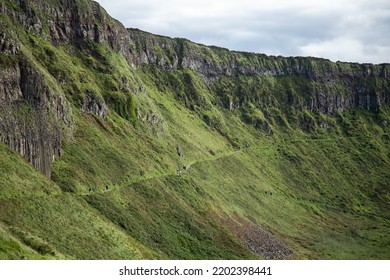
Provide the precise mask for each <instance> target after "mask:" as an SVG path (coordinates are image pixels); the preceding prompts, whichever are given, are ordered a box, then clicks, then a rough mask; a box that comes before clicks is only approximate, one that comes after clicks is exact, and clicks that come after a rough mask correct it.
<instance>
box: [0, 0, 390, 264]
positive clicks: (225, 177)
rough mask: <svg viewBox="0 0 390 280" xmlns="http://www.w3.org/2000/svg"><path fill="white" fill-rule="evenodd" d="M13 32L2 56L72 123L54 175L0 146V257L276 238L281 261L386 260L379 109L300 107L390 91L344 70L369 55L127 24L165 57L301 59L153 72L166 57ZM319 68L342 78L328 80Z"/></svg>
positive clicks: (187, 250) (239, 251) (236, 252)
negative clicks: (298, 53)
mask: <svg viewBox="0 0 390 280" xmlns="http://www.w3.org/2000/svg"><path fill="white" fill-rule="evenodd" d="M55 3H56V2H55V1H53V2H52V4H55ZM57 4H58V3H57ZM79 5H81V6H82V9H81V10H83V11H86V12H88V13H89V12H90V11H91V9H90V8H91V7H90V5H89V2H86V1H81V4H80V3H79ZM7 6H8V7H10V8H13V9H16V8H15V7H13V6H14V5H12V4H11V2H9V1H7ZM81 6H80V7H81ZM16 10H18V9H16ZM19 12H20V11H19ZM39 16H40V17H44V15H43V14H42V13H40V14H39ZM95 20H96V19H95ZM106 20H107V19H106ZM6 21H7V22H8V21H11V19H9V18H6ZM99 24H100V25H101V24H102V23H101V22H100V23H99ZM13 31H14V33H15V32H16V33H18V35H19V36H18V37H19V39H20V41H21V43H22V49H21V53H20V54H19V55H17V56H14V57H5V56H4V55H0V63H1V65H4V66H6V67H10V66H11V65H13V64H14V63H16V64H15V65H17V63H27V65H29V67H32V68H34V69H35V70H37V72H39V73H41V74H42V75H43V76H44V77H45V79H44V82H45V84H46V85H47V88H49V89H50V90H51V91H53V93H55V94H58V95H63V96H66V98H67V100H68V101H69V104H70V107H71V109H72V110H71V111H72V113H70V110H69V111H68V112H67V115H68V116H69V118H70V119H72V124H71V126H72V127H71V128H64V129H63V131H64V133H65V134H66V135H67V136H68V137H65V139H64V142H63V145H62V155H61V157H58V158H56V160H55V163H54V166H53V170H52V176H51V178H50V179H49V178H47V177H45V176H43V175H42V174H40V173H39V172H38V171H36V170H35V169H33V168H32V167H31V166H30V165H29V164H28V163H27V162H26V161H25V160H24V159H23V158H22V157H21V156H19V155H18V154H17V153H16V152H13V151H11V150H10V149H9V148H8V147H6V146H5V145H4V144H2V143H0V259H22V258H28V259H262V258H265V257H267V254H256V250H254V249H253V247H260V248H265V247H266V245H267V243H270V242H271V241H272V242H274V243H275V244H276V243H277V244H280V246H281V247H283V248H284V250H285V252H286V254H285V255H283V256H282V257H283V258H288V259H388V258H389V257H390V255H389V252H390V243H389V236H390V231H389V220H390V207H389V205H390V204H389V201H390V192H389V185H388V182H389V181H390V175H389V169H390V153H389V144H390V138H389V134H388V133H389V125H385V123H386V121H387V122H388V123H389V122H390V121H389V120H390V117H389V116H390V113H389V112H390V111H389V108H388V105H386V104H382V107H381V109H380V110H379V111H375V110H363V109H350V110H344V111H343V112H333V113H329V112H328V113H325V111H324V110H322V109H323V108H322V109H320V111H315V110H312V109H310V106H309V104H311V102H312V101H314V100H315V98H316V96H317V95H318V94H325V95H326V96H328V97H329V98H334V97H335V96H336V95H337V96H342V97H343V98H347V97H348V96H350V95H351V94H352V92H351V88H353V87H355V86H358V85H360V86H364V87H366V88H367V90H369V91H372V92H376V93H378V95H382V96H386V94H388V89H389V83H388V80H386V79H384V78H383V77H375V78H359V79H356V80H355V79H354V78H352V76H351V75H349V74H350V73H352V72H356V73H357V72H359V71H365V70H367V69H366V68H367V67H368V66H365V65H354V64H351V65H350V64H345V63H337V64H335V63H331V62H330V61H327V60H321V59H305V58H290V59H287V58H282V57H267V56H265V55H255V54H248V53H237V52H228V51H227V50H225V49H222V48H216V47H212V48H209V47H205V46H201V45H197V44H195V43H192V42H189V41H186V40H180V39H169V38H165V37H158V36H157V37H155V36H153V35H150V34H146V33H143V32H140V31H136V30H131V31H130V33H132V36H134V38H135V39H134V40H135V41H134V44H135V45H134V48H135V50H138V51H140V50H142V49H144V48H146V47H150V48H151V50H150V51H151V52H153V53H154V54H155V55H156V57H157V59H158V60H159V61H162V60H161V59H164V60H165V62H166V63H168V64H169V63H172V62H173V61H175V59H177V57H176V56H177V55H186V56H191V57H195V58H196V59H200V60H202V61H203V60H204V61H207V62H212V63H216V64H218V65H230V64H231V63H233V64H239V65H244V66H248V67H252V66H256V67H258V68H259V69H264V71H266V70H267V69H268V70H269V69H273V70H275V71H284V70H286V69H287V70H288V69H289V68H291V67H292V65H295V64H297V65H298V64H299V65H300V66H301V67H304V68H305V69H306V68H307V69H311V72H310V73H311V74H310V75H308V74H289V75H287V74H286V75H281V76H267V75H254V74H248V73H235V74H234V75H230V76H221V77H219V79H216V80H213V81H209V80H206V79H205V78H204V76H202V74H201V73H199V72H197V71H196V70H194V69H193V70H190V69H172V70H162V69H163V68H164V67H166V66H169V65H167V64H164V65H160V66H155V65H144V66H141V67H139V68H138V69H133V68H132V67H131V66H130V65H129V63H128V62H127V61H126V59H125V58H124V56H123V55H122V54H119V53H116V52H114V51H113V50H112V49H111V48H110V46H109V44H107V43H102V44H98V43H96V42H92V41H86V42H83V43H82V44H80V45H79V46H75V45H72V44H67V45H60V46H54V45H53V44H52V43H51V42H49V41H48V40H46V39H44V38H42V37H39V36H37V35H33V34H32V33H28V32H25V31H23V30H22V28H21V27H20V26H17V24H16V25H15V29H14V30H13ZM159 42H160V43H161V42H163V43H164V44H166V45H167V46H171V48H164V47H162V46H161V45H158V44H159ZM157 64H158V63H157ZM378 67H379V66H378ZM179 68H180V67H179ZM378 69H379V68H378ZM330 70H331V71H334V72H335V73H339V74H340V73H341V74H342V73H344V74H347V75H349V76H348V78H345V79H344V78H340V79H338V80H336V81H335V82H334V83H333V82H332V81H328V80H326V78H325V76H324V73H327V72H328V71H330ZM341 74H340V75H341ZM337 75H338V74H337ZM341 76H342V75H341ZM341 76H340V77H341ZM88 102H91V103H93V104H95V105H96V104H106V105H107V106H108V111H107V112H106V113H107V115H103V116H97V115H96V114H94V113H92V112H86V108H85V107H86V104H87V103H88ZM321 106H322V105H321ZM324 106H325V105H324ZM1 117H2V118H3V117H5V116H3V115H2V116H1ZM0 136H2V135H0ZM178 149H180V150H181V151H182V153H183V155H182V156H179V155H178V152H177V150H178ZM184 166H186V167H188V169H187V170H185V171H184V172H183V174H182V175H180V176H177V175H176V170H177V169H178V168H180V169H183V167H184ZM106 187H108V191H105V189H106ZM90 188H92V189H93V190H94V192H93V193H91V194H90V193H89V189H90ZM251 242H252V243H251ZM258 251H259V250H258ZM271 253H275V252H271Z"/></svg>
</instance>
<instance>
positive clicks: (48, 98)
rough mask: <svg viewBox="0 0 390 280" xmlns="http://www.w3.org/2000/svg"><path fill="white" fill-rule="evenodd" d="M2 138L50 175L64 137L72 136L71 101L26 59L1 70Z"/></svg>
mask: <svg viewBox="0 0 390 280" xmlns="http://www.w3.org/2000/svg"><path fill="white" fill-rule="evenodd" d="M0 120H1V121H0V140H1V141H3V142H4V143H6V144H7V145H8V146H9V147H11V148H12V149H14V150H16V151H18V152H19V153H20V154H21V155H23V156H24V157H25V158H26V159H27V160H28V161H29V162H30V163H31V164H32V165H33V166H34V167H35V168H36V169H38V170H40V171H41V172H42V173H44V174H45V175H47V176H49V177H50V174H51V167H52V164H53V161H54V158H55V157H56V156H60V155H61V143H62V141H63V139H66V138H70V137H71V126H72V117H71V110H70V106H69V104H68V102H67V101H66V99H65V97H64V95H63V94H62V93H61V92H55V91H53V89H51V88H50V87H49V86H48V85H47V84H46V82H45V78H44V75H43V74H42V73H39V72H38V71H37V70H36V69H34V68H33V67H31V66H30V65H29V64H28V63H27V62H24V63H20V64H18V65H14V66H13V67H9V68H5V69H3V68H1V69H0Z"/></svg>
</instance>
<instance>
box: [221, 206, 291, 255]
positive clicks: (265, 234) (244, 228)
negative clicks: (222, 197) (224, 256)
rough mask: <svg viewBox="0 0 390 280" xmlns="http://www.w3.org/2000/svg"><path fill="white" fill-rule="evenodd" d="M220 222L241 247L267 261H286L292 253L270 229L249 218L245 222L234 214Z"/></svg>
mask: <svg viewBox="0 0 390 280" xmlns="http://www.w3.org/2000/svg"><path fill="white" fill-rule="evenodd" d="M222 221H223V223H224V224H225V225H226V226H227V227H229V229H230V230H232V231H233V232H234V233H235V234H236V235H237V237H238V239H239V240H241V242H242V244H243V246H245V247H246V248H248V249H249V250H250V251H251V252H253V253H255V254H256V255H259V256H261V257H264V258H265V259H267V260H269V259H270V260H282V259H286V258H288V257H289V256H290V255H292V253H293V251H292V250H291V249H290V248H288V247H287V245H285V244H284V242H283V241H282V240H280V239H278V238H277V236H276V235H275V234H274V233H273V232H272V231H271V230H270V229H268V228H267V227H265V226H263V225H259V224H258V223H256V222H255V221H254V220H253V219H251V218H249V220H246V219H244V218H242V217H240V216H239V215H238V214H234V215H233V217H228V216H226V217H224V218H222Z"/></svg>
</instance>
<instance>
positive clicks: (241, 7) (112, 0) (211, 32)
mask: <svg viewBox="0 0 390 280" xmlns="http://www.w3.org/2000/svg"><path fill="white" fill-rule="evenodd" d="M98 2H99V3H101V4H102V5H103V7H104V8H106V9H107V11H108V12H109V13H110V14H111V15H112V16H113V17H114V18H117V19H119V20H120V21H121V22H122V23H123V24H124V25H125V26H126V27H136V28H140V29H142V30H145V31H149V32H153V33H157V34H160V35H167V36H172V37H185V38H188V39H190V40H193V41H195V42H200V43H205V44H212V45H219V46H221V47H227V48H230V49H234V50H243V51H253V52H262V53H268V54H280V55H285V56H294V55H315V56H321V57H325V58H330V59H332V60H342V61H359V62H374V63H379V62H390V57H389V55H388V53H389V47H388V46H390V36H388V34H390V1H388V0H316V1H310V0H239V1H237V0H165V1H155V0H131V1H126V0H98Z"/></svg>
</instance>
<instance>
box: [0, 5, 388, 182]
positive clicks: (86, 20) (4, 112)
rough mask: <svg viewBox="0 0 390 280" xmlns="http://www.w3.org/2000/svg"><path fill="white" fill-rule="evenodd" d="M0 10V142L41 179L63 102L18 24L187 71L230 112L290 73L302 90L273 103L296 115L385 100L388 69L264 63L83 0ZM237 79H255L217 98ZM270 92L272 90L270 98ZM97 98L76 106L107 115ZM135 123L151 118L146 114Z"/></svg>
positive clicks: (67, 129) (51, 40) (55, 151)
mask: <svg viewBox="0 0 390 280" xmlns="http://www.w3.org/2000/svg"><path fill="white" fill-rule="evenodd" d="M0 13H1V17H0V27H1V31H0V66H1V68H0V102H1V103H0V118H1V123H0V133H1V134H0V140H1V141H3V142H4V143H6V144H7V145H9V146H10V147H11V148H13V149H14V150H16V151H18V152H19V153H21V154H22V155H23V156H24V157H25V158H26V159H27V160H28V161H29V162H31V164H32V165H34V166H35V167H36V168H37V169H39V170H40V171H42V172H43V173H44V174H46V175H47V176H50V170H51V166H52V163H53V160H54V158H55V156H59V155H61V143H62V141H63V140H64V139H66V138H71V131H72V114H71V109H70V108H71V105H70V102H68V101H67V99H66V97H65V94H64V93H63V92H62V90H61V85H60V84H61V81H57V80H55V78H54V77H52V76H50V75H49V74H48V73H47V72H46V70H44V69H42V68H44V67H43V66H42V65H40V66H39V65H38V64H39V61H38V62H37V61H34V62H33V61H32V60H30V59H29V58H28V57H29V54H28V52H23V44H28V40H27V39H25V38H24V39H23V36H22V35H21V34H18V32H17V30H18V28H19V29H23V30H24V31H26V33H27V34H29V35H31V36H34V37H39V38H40V39H43V40H44V41H45V42H47V43H48V44H51V45H53V46H56V47H61V46H68V45H71V46H73V47H74V49H77V50H83V49H85V48H88V45H89V44H90V43H91V42H92V43H94V44H105V45H107V46H108V47H109V48H111V49H112V50H113V51H115V52H117V53H119V54H121V55H122V56H123V57H124V58H125V60H126V61H127V63H128V65H129V66H130V67H132V68H133V69H137V68H143V67H144V66H145V65H147V66H150V67H154V68H155V69H156V68H157V69H160V70H162V71H176V70H182V69H189V70H190V71H192V72H194V73H197V75H199V76H200V77H201V78H202V79H203V81H204V83H205V84H206V85H207V86H208V87H214V88H217V90H215V93H216V95H218V98H219V99H220V100H222V101H221V102H220V103H221V104H222V105H223V106H225V107H226V108H227V109H229V110H237V109H240V108H242V107H244V106H245V105H246V104H248V103H249V102H251V103H252V104H255V105H256V107H257V108H262V106H268V105H273V104H272V102H269V101H268V99H267V98H268V97H267V95H265V94H262V90H263V88H264V86H263V84H262V81H263V80H261V79H263V78H264V79H266V78H267V77H268V78H269V77H271V76H272V77H275V78H277V79H284V78H285V77H290V78H291V80H292V82H291V83H293V85H292V87H297V84H305V90H304V92H292V91H291V92H290V91H289V89H285V90H284V89H283V90H282V91H283V94H282V95H281V97H280V98H279V99H280V100H279V101H280V102H279V103H282V104H283V105H288V106H294V107H296V108H298V109H306V110H309V111H315V112H323V113H326V114H332V113H333V112H335V111H343V110H346V109H349V108H362V109H370V110H380V108H381V106H382V105H388V104H389V103H390V97H389V96H390V95H389V89H390V77H389V74H388V73H390V65H388V64H386V65H385V64H383V65H370V64H351V63H333V62H331V61H329V60H325V59H318V58H302V57H295V58H292V57H291V58H284V57H270V56H266V55H263V54H253V53H242V52H232V51H229V50H227V49H223V48H218V47H206V46H203V45H200V44H195V43H193V42H190V41H188V40H186V39H180V38H174V39H172V38H168V37H163V36H157V35H153V34H150V33H147V32H143V31H140V30H137V29H126V28H125V27H124V26H123V25H122V24H121V23H119V22H118V21H116V20H114V19H112V18H111V17H110V16H109V15H108V14H107V13H106V11H105V10H104V9H103V8H102V7H101V6H100V5H99V4H98V3H96V2H93V1H89V0H47V1H41V0H6V1H3V2H0ZM15 26H17V28H15ZM38 60H39V59H38ZM246 76H248V77H256V78H257V79H258V80H259V82H258V84H257V86H256V87H255V88H253V90H250V91H249V92H243V91H242V90H240V89H239V86H237V88H236V89H231V90H230V92H229V93H228V94H226V93H225V92H223V91H219V90H218V87H217V86H215V85H218V82H219V81H221V80H222V79H230V80H231V81H233V82H234V83H236V84H239V83H240V80H239V78H240V77H246ZM294 79H295V80H294ZM188 80H189V81H190V80H191V79H188ZM125 82H126V83H127V81H125ZM126 83H124V84H126ZM183 83H184V84H186V83H188V82H187V81H184V82H183ZM294 83H295V84H294ZM129 88H131V87H130V86H129ZM301 88H302V87H301ZM129 91H131V90H129ZM279 91H280V90H279V89H272V93H271V94H273V93H277V92H279ZM191 93H193V94H194V96H195V97H196V98H195V97H194V98H195V99H196V100H195V101H196V103H197V104H196V105H199V106H201V105H202V102H201V101H202V99H201V98H198V97H197V96H196V92H195V91H191ZM106 102H107V100H105V99H104V98H103V97H101V96H99V97H98V96H97V95H95V94H94V93H93V92H92V91H91V92H90V93H89V92H86V93H85V95H84V96H83V100H82V101H81V102H80V103H79V104H77V105H76V106H79V108H80V110H81V111H84V112H89V113H92V114H95V115H97V116H100V117H102V118H106V117H107V115H108V112H109V108H108V105H107V103H106ZM138 113H139V112H138ZM139 118H140V116H139ZM144 119H148V120H149V119H150V120H149V121H150V122H151V123H156V122H159V120H158V119H157V118H156V117H155V114H154V113H153V112H152V113H150V115H147V116H145V117H144Z"/></svg>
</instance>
